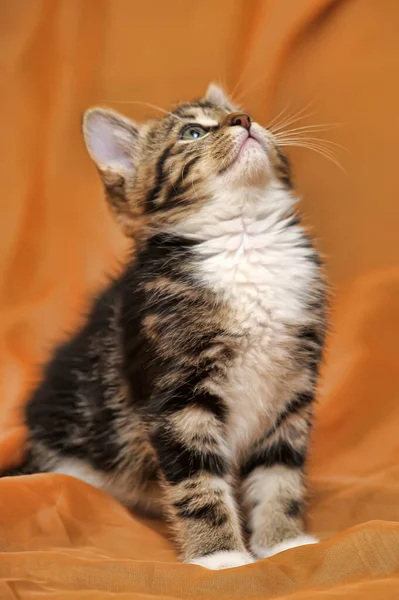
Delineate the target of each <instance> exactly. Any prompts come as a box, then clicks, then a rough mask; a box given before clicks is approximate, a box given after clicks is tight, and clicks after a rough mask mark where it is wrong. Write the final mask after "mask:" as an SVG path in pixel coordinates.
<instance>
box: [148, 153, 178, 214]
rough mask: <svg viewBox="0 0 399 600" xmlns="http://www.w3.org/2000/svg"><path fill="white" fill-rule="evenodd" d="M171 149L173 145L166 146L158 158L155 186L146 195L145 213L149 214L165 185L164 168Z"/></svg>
mask: <svg viewBox="0 0 399 600" xmlns="http://www.w3.org/2000/svg"><path fill="white" fill-rule="evenodd" d="M172 148H173V144H171V145H170V146H167V148H165V150H164V151H163V152H162V154H161V156H160V157H159V158H158V161H157V164H156V166H155V184H154V186H153V187H152V188H151V189H150V191H149V192H148V194H147V199H146V211H147V212H149V211H151V210H153V209H154V208H155V206H154V202H155V200H156V199H157V198H158V196H159V193H160V191H161V190H162V186H163V185H164V183H165V173H164V166H165V162H166V161H167V159H168V157H169V155H170V153H171V151H172Z"/></svg>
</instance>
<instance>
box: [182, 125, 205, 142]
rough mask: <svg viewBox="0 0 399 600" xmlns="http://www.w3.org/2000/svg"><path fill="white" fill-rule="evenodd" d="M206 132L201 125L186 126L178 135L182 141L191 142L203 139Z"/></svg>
mask: <svg viewBox="0 0 399 600" xmlns="http://www.w3.org/2000/svg"><path fill="white" fill-rule="evenodd" d="M207 133H208V132H207V131H206V129H204V128H203V127H201V125H187V127H185V128H184V129H183V131H182V132H181V134H180V138H181V139H182V140H188V141H190V142H193V141H195V140H198V139H199V138H201V137H204V135H206V134H207Z"/></svg>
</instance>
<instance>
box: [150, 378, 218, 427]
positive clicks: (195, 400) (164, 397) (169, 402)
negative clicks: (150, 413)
mask: <svg viewBox="0 0 399 600" xmlns="http://www.w3.org/2000/svg"><path fill="white" fill-rule="evenodd" d="M203 378H204V374H203V373H201V372H199V373H195V372H194V371H193V373H192V374H191V376H190V377H188V378H187V379H186V381H184V382H182V383H181V384H180V385H179V386H177V387H173V388H171V389H170V390H167V389H166V390H164V391H163V392H162V393H161V394H159V396H158V399H157V404H158V411H159V410H162V412H163V413H164V414H170V413H174V412H177V411H179V410H183V409H184V408H186V407H187V406H196V407H198V408H201V409H202V410H204V411H206V412H208V413H212V414H213V415H215V417H216V418H217V419H218V420H219V421H222V422H223V421H224V419H225V417H226V413H227V408H226V405H225V403H224V402H223V400H222V399H221V398H220V397H218V396H216V395H215V394H211V393H210V392H208V391H207V390H195V388H196V386H197V385H198V384H200V383H201V382H202V380H203Z"/></svg>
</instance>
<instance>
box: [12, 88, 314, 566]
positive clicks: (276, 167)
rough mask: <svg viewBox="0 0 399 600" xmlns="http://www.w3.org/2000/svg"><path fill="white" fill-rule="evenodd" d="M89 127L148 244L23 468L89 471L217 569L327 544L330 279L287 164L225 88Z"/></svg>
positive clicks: (58, 371)
mask: <svg viewBox="0 0 399 600" xmlns="http://www.w3.org/2000/svg"><path fill="white" fill-rule="evenodd" d="M83 132H84V137H85V141H86V144H87V148H88V151H89V153H90V155H91V157H92V158H93V160H94V162H95V163H96V165H97V168H98V170H99V172H100V176H101V178H102V180H103V183H104V186H105V194H106V197H107V200H108V203H109V205H110V206H111V208H112V210H113V212H114V214H115V216H116V219H117V220H118V222H119V223H120V225H121V227H122V229H123V231H124V232H125V234H127V235H129V236H131V237H132V238H134V241H135V245H136V248H137V249H136V251H135V252H134V254H133V256H132V258H131V260H130V262H129V264H127V265H126V268H125V269H124V272H123V273H122V275H121V276H120V277H119V278H118V279H117V280H116V281H114V282H113V283H112V284H111V285H110V286H109V288H108V289H107V290H106V291H105V292H104V293H103V294H102V295H101V296H100V297H99V298H98V299H97V301H96V302H95V304H94V307H93V308H92V310H91V313H90V316H89V318H88V320H87V323H86V324H85V326H84V327H83V328H82V329H81V330H80V331H79V332H78V333H77V334H76V335H75V336H74V337H73V338H72V339H70V340H69V341H68V342H67V343H65V344H64V345H62V346H61V347H59V348H58V349H57V350H56V351H55V353H54V357H53V358H52V360H51V362H50V363H49V364H48V366H47V368H46V370H45V374H44V379H43V381H42V383H41V384H40V385H39V387H38V388H37V389H36V391H35V392H34V393H33V395H32V397H31V398H30V400H29V402H28V404H27V407H26V423H27V427H28V430H29V452H28V458H27V461H26V463H25V464H24V465H23V466H22V467H21V468H20V469H19V470H14V471H11V472H9V473H8V474H17V473H33V472H46V471H52V472H58V473H65V474H69V475H73V476H75V477H78V478H80V479H83V480H85V481H86V482H88V483H91V484H93V485H95V486H98V487H100V488H102V489H103V490H105V491H106V492H109V493H110V494H113V495H114V496H115V497H116V498H118V499H119V500H120V501H121V502H123V503H124V504H125V505H127V506H135V507H138V508H141V509H145V510H148V511H151V512H153V513H155V514H161V513H162V514H163V515H166V516H167V517H168V518H169V519H170V521H171V523H172V525H173V529H174V532H175V539H176V543H177V545H178V548H179V550H180V552H181V555H182V558H183V560H184V561H186V562H188V563H193V564H197V565H202V566H204V567H208V568H210V569H222V568H227V567H234V566H239V565H244V564H247V563H250V562H252V561H253V560H254V558H253V557H258V558H262V557H265V556H269V555H271V554H273V553H275V552H278V551H281V550H283V549H285V548H289V547H294V546H297V545H301V544H306V543H312V542H314V541H316V540H315V539H314V538H311V537H310V536H306V535H305V534H304V529H303V517H304V514H303V513H304V506H305V492H306V477H305V472H304V467H305V464H306V456H307V448H308V438H309V432H310V429H311V423H312V403H313V399H314V393H315V386H316V383H317V376H318V365H319V361H320V357H321V352H322V346H323V342H324V334H325V291H324V287H325V286H324V282H323V277H322V275H321V270H320V261H319V258H318V256H317V253H316V251H315V250H314V248H313V247H312V244H311V242H310V241H309V239H308V238H307V237H306V235H305V233H304V231H303V229H302V228H301V224H300V220H299V218H298V216H297V215H296V214H295V204H296V198H295V195H294V193H293V191H292V189H291V183H290V172H289V166H288V163H287V160H286V158H285V157H284V156H283V154H282V153H281V151H280V149H279V147H278V146H277V144H276V142H275V140H274V139H273V136H272V134H271V133H270V132H269V131H268V130H266V129H264V128H263V127H261V126H260V125H259V124H257V123H255V122H253V121H252V120H251V118H250V117H249V116H248V115H247V114H245V113H244V112H242V111H240V110H239V109H238V108H237V107H235V106H233V104H232V102H231V101H230V100H229V98H227V97H226V95H225V94H224V92H223V90H221V89H220V88H218V87H217V86H215V85H213V84H212V85H211V86H210V87H209V89H208V92H207V94H206V96H205V97H204V98H202V99H200V100H198V101H194V102H191V103H186V104H181V105H180V106H178V107H177V108H176V109H175V110H173V111H172V112H170V113H168V114H166V115H165V116H164V117H163V118H162V119H159V120H154V121H150V122H148V123H146V124H144V125H137V124H135V123H133V122H132V121H130V120H129V119H127V118H125V117H122V116H121V115H119V114H117V113H115V112H113V111H111V110H105V109H101V108H94V109H91V110H88V111H87V112H86V114H85V116H84V122H83ZM243 530H245V531H246V532H248V535H249V542H248V545H249V550H250V552H249V551H248V550H247V548H246V544H245V538H244V532H243Z"/></svg>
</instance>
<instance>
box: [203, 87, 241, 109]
mask: <svg viewBox="0 0 399 600" xmlns="http://www.w3.org/2000/svg"><path fill="white" fill-rule="evenodd" d="M205 98H206V99H207V100H209V102H212V103H213V104H216V105H217V106H222V107H223V108H226V109H227V110H231V111H233V110H234V108H235V107H234V104H233V103H232V101H231V100H230V98H229V97H228V95H227V94H226V92H225V91H224V89H223V88H221V87H220V86H219V85H217V84H216V83H211V84H210V85H209V86H208V89H207V91H206V94H205Z"/></svg>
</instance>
